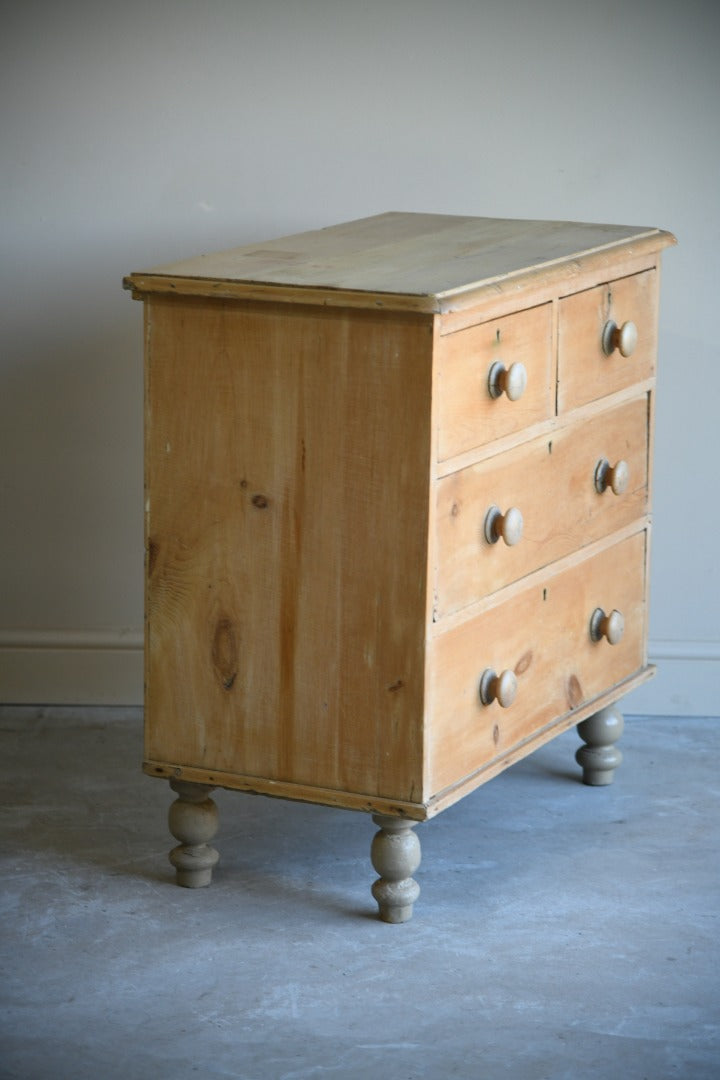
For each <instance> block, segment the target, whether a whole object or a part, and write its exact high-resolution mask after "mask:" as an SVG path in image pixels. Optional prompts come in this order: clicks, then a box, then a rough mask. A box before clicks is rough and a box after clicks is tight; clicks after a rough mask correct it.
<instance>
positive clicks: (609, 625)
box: [590, 608, 625, 645]
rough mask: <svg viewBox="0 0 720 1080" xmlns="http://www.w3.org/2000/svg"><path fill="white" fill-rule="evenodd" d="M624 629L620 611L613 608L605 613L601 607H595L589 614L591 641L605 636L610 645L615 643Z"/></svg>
mask: <svg viewBox="0 0 720 1080" xmlns="http://www.w3.org/2000/svg"><path fill="white" fill-rule="evenodd" d="M624 631H625V619H624V618H623V616H622V613H621V612H619V611H617V610H616V609H613V610H612V611H611V612H610V614H609V615H606V614H605V612H604V611H603V609H602V608H595V610H594V611H593V613H592V615H591V616H590V637H591V638H592V639H593V641H602V639H603V638H605V639H606V640H607V642H608V644H610V645H617V644H618V642H620V641H621V640H622V636H623V633H624Z"/></svg>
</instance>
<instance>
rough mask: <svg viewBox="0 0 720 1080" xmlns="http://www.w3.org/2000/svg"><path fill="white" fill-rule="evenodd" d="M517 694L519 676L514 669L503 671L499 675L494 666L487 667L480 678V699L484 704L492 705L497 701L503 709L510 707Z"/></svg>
mask: <svg viewBox="0 0 720 1080" xmlns="http://www.w3.org/2000/svg"><path fill="white" fill-rule="evenodd" d="M516 696H517V676H516V675H515V672H514V671H503V672H501V673H500V674H499V675H498V674H496V672H494V671H493V669H492V668H486V669H485V671H483V673H482V677H481V679H480V700H481V701H482V703H483V705H492V703H493V701H497V703H498V705H500V707H501V708H503V709H508V708H510V706H511V705H512V703H513V701H514V700H515V698H516Z"/></svg>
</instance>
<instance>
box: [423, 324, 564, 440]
mask: <svg viewBox="0 0 720 1080" xmlns="http://www.w3.org/2000/svg"><path fill="white" fill-rule="evenodd" d="M551 342H552V322H551V305H550V304H543V305H541V306H540V307H535V308H530V309H529V310H527V311H520V312H518V313H517V314H513V315H507V316H505V317H504V318H502V319H495V320H494V321H492V322H486V323H481V324H480V325H479V326H471V327H469V328H468V329H467V330H460V331H458V332H457V333H455V334H448V335H447V337H444V338H442V339H441V341H440V344H439V346H438V349H439V360H438V363H439V368H438V371H439V428H440V430H439V440H438V458H439V460H440V461H446V460H447V459H448V458H451V457H454V456H455V455H456V454H461V453H463V452H464V451H466V450H472V449H473V448H474V447H476V446H482V445H483V444H485V443H488V442H492V441H493V440H494V439H498V438H500V437H501V436H503V435H509V434H511V433H512V432H514V431H519V430H521V429H522V428H525V427H528V426H529V425H530V424H534V423H537V422H538V421H541V420H545V419H547V418H548V417H551V416H552V415H553V414H554V411H555V402H554V388H553V375H552V348H551ZM494 365H497V366H494ZM503 372H504V373H506V374H503ZM503 387H504V388H503Z"/></svg>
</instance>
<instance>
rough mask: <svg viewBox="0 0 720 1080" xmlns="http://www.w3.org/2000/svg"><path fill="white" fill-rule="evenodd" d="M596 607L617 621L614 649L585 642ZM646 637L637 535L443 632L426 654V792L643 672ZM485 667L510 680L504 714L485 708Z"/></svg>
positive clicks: (641, 544) (641, 536)
mask: <svg viewBox="0 0 720 1080" xmlns="http://www.w3.org/2000/svg"><path fill="white" fill-rule="evenodd" d="M597 608H601V609H602V610H603V611H604V612H605V613H607V614H609V613H610V612H612V611H613V610H617V611H619V612H620V613H621V614H622V616H623V618H624V630H623V634H622V637H621V640H620V641H619V642H618V643H616V644H614V645H610V644H609V643H608V641H607V640H606V639H605V638H602V639H601V640H599V641H594V640H593V638H592V636H591V633H590V623H591V617H592V615H593V612H594V611H595V610H596V609H597ZM644 636H645V533H644V532H640V533H636V534H635V535H633V536H631V537H629V538H628V539H626V540H624V541H622V542H620V543H618V544H614V545H611V546H610V547H609V548H607V549H605V550H604V551H602V552H601V553H600V554H598V555H595V556H593V557H592V558H590V559H587V560H585V561H584V562H582V563H580V564H578V565H576V566H574V567H572V568H571V569H569V570H566V571H564V572H561V573H559V574H555V575H554V576H549V577H548V579H547V580H546V582H545V583H544V584H543V585H540V586H533V587H531V588H528V589H527V590H525V591H523V592H521V593H519V594H517V595H516V596H514V597H513V598H512V599H510V600H508V601H507V602H506V603H504V604H501V605H499V606H498V607H496V608H493V609H491V610H490V611H487V612H485V613H484V614H482V615H479V616H478V617H477V618H475V619H473V620H471V621H470V622H468V623H465V624H464V625H462V626H460V627H457V628H456V629H454V630H451V631H449V632H448V633H446V634H443V635H441V636H440V637H439V638H437V639H436V640H435V641H434V642H433V643H432V647H431V653H430V678H431V680H432V684H431V685H432V692H433V697H432V699H431V700H432V701H433V707H432V724H431V761H430V766H431V778H432V779H431V783H432V791H433V794H437V793H438V792H440V791H442V790H443V789H445V788H446V787H448V786H450V785H452V784H454V783H457V782H458V781H460V780H462V779H463V778H464V777H466V776H469V775H470V774H471V773H472V772H474V771H475V770H477V769H479V768H481V767H482V766H484V765H486V764H488V763H489V762H491V761H492V760H494V759H496V758H498V757H501V756H502V755H504V754H507V753H508V752H509V751H511V750H512V749H513V747H515V746H517V745H518V744H519V743H521V742H522V741H523V740H525V739H527V738H529V737H530V736H531V735H533V734H534V733H535V732H537V731H539V730H540V729H541V728H542V727H544V726H545V725H546V724H548V723H551V722H552V721H553V720H554V719H556V718H558V717H561V716H563V715H565V714H566V713H568V712H571V711H572V710H573V709H575V708H578V706H580V705H581V704H583V703H584V702H585V701H591V700H592V699H593V698H595V697H597V696H598V695H599V694H601V693H603V692H604V691H606V690H608V689H610V688H611V687H612V686H614V685H615V684H616V683H618V682H621V681H622V680H623V679H625V678H627V677H629V676H630V675H632V674H633V673H634V672H636V671H638V670H639V669H641V668H642V667H643V665H644V663H645V646H644ZM487 669H490V670H493V671H495V672H496V673H497V674H501V673H502V672H503V671H512V672H514V673H515V676H516V678H517V694H516V697H515V700H514V702H513V703H512V704H511V705H509V707H506V708H503V707H501V706H500V704H499V703H498V701H493V702H492V703H491V704H489V705H483V703H482V701H481V698H480V692H479V687H480V681H481V678H482V675H483V672H484V671H485V670H487Z"/></svg>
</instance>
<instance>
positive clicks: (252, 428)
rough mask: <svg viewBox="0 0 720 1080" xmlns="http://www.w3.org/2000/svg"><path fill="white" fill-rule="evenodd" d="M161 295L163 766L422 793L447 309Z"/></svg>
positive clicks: (151, 696) (155, 543)
mask: <svg viewBox="0 0 720 1080" xmlns="http://www.w3.org/2000/svg"><path fill="white" fill-rule="evenodd" d="M147 303H148V305H149V309H148V374H147V388H148V403H147V431H146V463H147V464H146V484H147V504H146V513H147V558H148V584H147V687H146V766H149V765H152V763H156V764H161V765H177V766H188V767H193V768H196V769H200V770H207V771H211V772H217V773H224V774H226V775H237V776H243V777H253V776H255V777H261V778H264V779H265V780H268V781H279V782H285V783H289V784H299V785H305V786H306V787H309V788H312V787H317V788H322V789H325V790H335V791H340V792H341V791H347V792H348V793H364V794H368V795H371V796H376V797H381V798H390V799H400V800H402V799H404V800H409V801H417V800H419V799H421V797H422V769H423V762H422V751H423V723H424V720H423V695H424V663H425V660H424V628H425V614H426V604H427V564H428V549H427V545H428V506H429V493H428V488H429V476H430V452H431V450H430V448H431V442H432V440H431V437H430V402H431V392H430V390H431V385H430V384H431V371H432V319H431V318H425V317H418V316H403V315H401V314H395V315H392V316H390V315H388V314H384V313H373V312H352V311H349V310H348V311H337V310H325V309H317V308H299V307H297V306H293V307H289V306H286V305H272V304H265V305H252V304H243V303H240V302H228V301H214V300H203V299H187V298H179V297H177V298H165V297H154V298H148V300H147Z"/></svg>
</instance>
